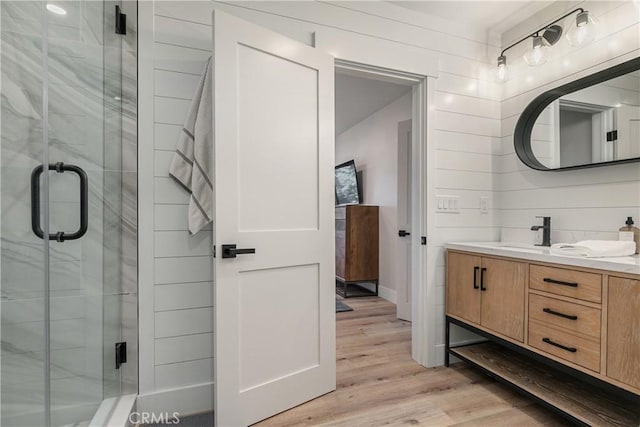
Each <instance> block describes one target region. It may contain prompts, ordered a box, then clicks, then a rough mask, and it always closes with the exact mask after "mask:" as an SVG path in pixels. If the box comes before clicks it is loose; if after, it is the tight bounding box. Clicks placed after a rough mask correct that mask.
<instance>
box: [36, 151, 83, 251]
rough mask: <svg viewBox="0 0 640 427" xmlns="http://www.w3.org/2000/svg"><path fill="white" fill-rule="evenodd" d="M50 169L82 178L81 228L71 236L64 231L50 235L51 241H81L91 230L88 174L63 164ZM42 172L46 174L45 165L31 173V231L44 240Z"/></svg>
mask: <svg viewBox="0 0 640 427" xmlns="http://www.w3.org/2000/svg"><path fill="white" fill-rule="evenodd" d="M48 169H49V170H55V171H56V172H58V173H63V172H65V171H68V172H73V173H75V174H77V175H78V177H79V178H80V228H78V230H76V231H74V232H73V233H69V234H66V233H65V232H64V231H58V232H56V233H54V234H49V240H55V241H57V242H64V241H65V240H76V239H79V238H81V237H82V236H84V235H85V234H86V232H87V230H88V228H89V180H88V178H87V174H86V172H85V171H84V170H83V169H82V168H81V167H79V166H75V165H65V164H64V163H62V162H58V163H50V164H49V168H48ZM42 172H44V165H38V166H36V167H35V168H34V169H33V171H31V229H32V230H33V233H34V234H35V235H36V236H38V237H39V238H41V239H43V238H44V232H43V231H42V227H41V226H40V175H42Z"/></svg>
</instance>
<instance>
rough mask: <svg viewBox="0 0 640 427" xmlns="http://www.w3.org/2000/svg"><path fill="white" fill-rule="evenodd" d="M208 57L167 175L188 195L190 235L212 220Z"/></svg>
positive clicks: (209, 68)
mask: <svg viewBox="0 0 640 427" xmlns="http://www.w3.org/2000/svg"><path fill="white" fill-rule="evenodd" d="M211 62H212V61H211V58H209V60H208V61H207V65H206V67H205V70H204V73H203V74H202V77H201V78H200V82H199V83H198V87H197V89H196V93H195V94H194V97H193V100H192V101H191V106H190V107H189V112H188V114H187V118H186V120H185V123H184V127H183V128H182V131H181V132H180V136H179V137H178V145H177V148H176V152H175V154H174V155H173V161H172V162H171V166H170V168H169V173H170V174H171V176H172V177H174V178H175V179H176V180H177V181H178V182H179V183H180V184H182V185H183V186H184V187H185V188H186V189H187V190H188V191H189V192H190V193H191V197H190V199H189V232H190V233H191V234H195V233H197V232H198V231H200V230H202V228H203V227H205V226H206V225H207V224H209V223H210V222H211V221H212V219H213V181H212V179H211V177H212V176H213V155H212V154H213V145H212V144H213V123H212V120H213V117H212V115H211V114H212V109H213V106H212V98H211V97H212V93H211V84H212V83H211Z"/></svg>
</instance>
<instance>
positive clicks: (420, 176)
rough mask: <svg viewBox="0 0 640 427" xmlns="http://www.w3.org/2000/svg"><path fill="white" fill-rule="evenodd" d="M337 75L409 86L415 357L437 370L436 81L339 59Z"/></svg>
mask: <svg viewBox="0 0 640 427" xmlns="http://www.w3.org/2000/svg"><path fill="white" fill-rule="evenodd" d="M335 69H336V71H339V72H340V73H341V74H348V75H353V76H359V77H365V78H369V79H375V80H380V81H385V82H392V83H400V84H404V85H407V86H411V91H412V108H411V109H412V112H411V119H412V129H411V131H412V138H411V162H412V168H413V170H412V178H411V185H412V188H411V196H412V200H411V204H412V209H411V223H412V231H411V270H412V271H411V295H412V307H411V356H412V358H413V359H414V360H415V361H416V362H418V363H420V364H421V365H423V366H427V367H432V366H436V365H438V364H439V358H438V357H437V355H436V337H437V325H436V322H437V316H436V306H437V302H436V301H435V299H436V289H435V281H434V272H435V269H436V256H435V250H429V248H430V246H431V241H432V239H431V238H430V236H434V235H435V234H434V232H435V222H434V220H435V218H434V213H433V212H431V210H429V209H428V205H429V203H428V201H429V200H433V199H435V173H434V172H435V169H434V168H435V155H434V154H435V151H436V150H435V145H434V143H433V141H434V139H433V123H434V120H433V119H434V116H435V111H434V109H432V108H429V106H431V105H435V78H434V77H431V76H426V75H419V74H415V73H410V72H404V71H399V70H392V69H389V68H385V67H378V66H375V65H369V64H362V63H358V62H354V61H350V60H345V59H339V58H336V59H335ZM422 236H425V237H426V238H427V244H426V245H422V244H421V237H422ZM422 284H424V285H422Z"/></svg>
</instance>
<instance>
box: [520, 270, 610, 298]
mask: <svg viewBox="0 0 640 427" xmlns="http://www.w3.org/2000/svg"><path fill="white" fill-rule="evenodd" d="M529 287H530V288H532V289H538V290H540V291H545V292H551V293H553V294H557V295H564V296H567V297H572V298H578V299H582V300H585V301H591V302H596V303H600V302H601V301H602V275H600V274H595V273H586V272H584V271H576V270H568V269H565V268H557V267H546V266H542V265H534V264H532V265H531V267H530V269H529Z"/></svg>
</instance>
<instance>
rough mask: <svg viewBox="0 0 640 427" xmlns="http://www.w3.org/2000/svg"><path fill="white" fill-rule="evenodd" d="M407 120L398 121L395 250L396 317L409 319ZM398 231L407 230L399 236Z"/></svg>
mask: <svg viewBox="0 0 640 427" xmlns="http://www.w3.org/2000/svg"><path fill="white" fill-rule="evenodd" d="M411 137H412V136H411V120H406V121H404V122H400V123H398V238H397V250H396V257H397V261H396V266H397V270H396V276H397V285H396V286H397V301H396V310H397V316H398V318H399V319H403V320H408V321H411V239H412V236H411V212H412V207H411V179H412V173H413V172H412V168H411V146H412V144H411ZM402 231H404V232H405V233H409V234H407V235H405V236H401V234H403V233H402Z"/></svg>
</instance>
